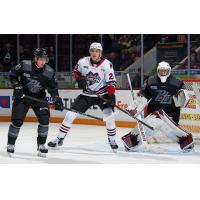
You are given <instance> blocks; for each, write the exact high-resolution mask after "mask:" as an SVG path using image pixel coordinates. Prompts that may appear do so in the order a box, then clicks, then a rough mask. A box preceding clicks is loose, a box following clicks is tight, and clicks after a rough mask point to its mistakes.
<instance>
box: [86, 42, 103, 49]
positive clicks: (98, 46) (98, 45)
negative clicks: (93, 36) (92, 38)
mask: <svg viewBox="0 0 200 200" xmlns="http://www.w3.org/2000/svg"><path fill="white" fill-rule="evenodd" d="M90 49H99V50H100V51H103V48H102V45H101V44H100V43H98V42H93V43H92V44H91V45H90V48H89V51H90Z"/></svg>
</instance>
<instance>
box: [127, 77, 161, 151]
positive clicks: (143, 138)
mask: <svg viewBox="0 0 200 200" xmlns="http://www.w3.org/2000/svg"><path fill="white" fill-rule="evenodd" d="M127 79H128V83H129V87H130V91H131V95H132V99H133V101H134V99H135V95H134V91H133V88H132V85H131V80H130V76H129V73H127ZM151 100H152V99H150V100H149V101H148V102H147V104H146V106H147V105H148V104H149V102H150V101H151ZM141 112H142V110H141ZM141 112H140V113H138V115H137V117H138V118H139V119H142V116H141ZM137 127H138V130H139V134H140V137H141V141H142V145H143V147H144V148H145V149H146V150H147V151H151V152H154V153H162V151H161V149H158V148H153V147H152V146H151V145H150V144H149V143H148V141H147V137H146V134H145V129H144V126H143V124H142V123H141V122H140V121H137Z"/></svg>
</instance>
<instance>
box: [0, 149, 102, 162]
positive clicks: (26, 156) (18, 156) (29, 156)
mask: <svg viewBox="0 0 200 200" xmlns="http://www.w3.org/2000/svg"><path fill="white" fill-rule="evenodd" d="M1 156H2V157H6V158H7V159H9V160H8V162H6V160H4V162H1V161H0V163H4V164H17V163H22V162H20V160H25V161H27V162H26V163H24V164H29V162H28V161H34V163H33V162H30V163H31V164H99V163H98V162H95V161H82V160H78V159H76V160H75V159H65V158H59V157H57V158H56V157H51V155H50V154H48V156H47V158H40V157H38V156H37V155H36V153H21V152H16V153H15V155H14V156H13V157H12V158H10V157H9V156H8V154H7V153H6V152H0V157H1ZM0 159H1V158H0Z"/></svg>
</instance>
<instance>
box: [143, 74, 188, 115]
mask: <svg viewBox="0 0 200 200" xmlns="http://www.w3.org/2000/svg"><path fill="white" fill-rule="evenodd" d="M183 87H184V83H183V82H182V81H181V80H179V79H177V78H175V77H174V76H172V75H171V76H169V77H168V79H167V81H166V82H165V83H161V81H160V78H159V77H158V76H157V75H156V76H152V77H149V78H148V79H147V81H146V82H145V84H144V86H143V87H142V89H141V93H142V95H143V96H145V97H146V98H147V99H148V100H149V99H151V98H152V101H151V102H150V103H149V105H148V107H147V112H148V114H149V113H152V112H154V111H156V110H159V109H163V110H164V111H165V112H166V113H167V114H168V115H170V116H173V115H179V114H180V107H176V106H175V104H174V101H173V98H172V97H173V95H175V94H177V92H178V91H179V90H180V89H182V88H183Z"/></svg>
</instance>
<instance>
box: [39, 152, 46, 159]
mask: <svg viewBox="0 0 200 200" xmlns="http://www.w3.org/2000/svg"><path fill="white" fill-rule="evenodd" d="M37 156H38V157H40V158H46V157H47V154H46V153H41V152H38V154H37Z"/></svg>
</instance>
